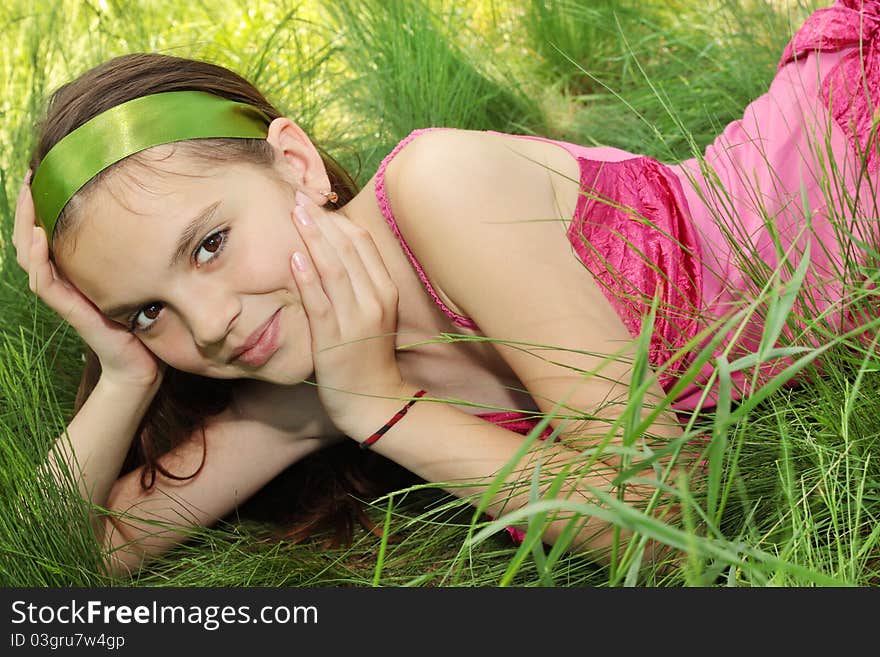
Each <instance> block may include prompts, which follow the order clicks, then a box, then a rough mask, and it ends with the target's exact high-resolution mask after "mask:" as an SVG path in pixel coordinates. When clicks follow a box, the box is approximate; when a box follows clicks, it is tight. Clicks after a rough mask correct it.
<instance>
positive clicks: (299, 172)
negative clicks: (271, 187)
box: [266, 116, 330, 205]
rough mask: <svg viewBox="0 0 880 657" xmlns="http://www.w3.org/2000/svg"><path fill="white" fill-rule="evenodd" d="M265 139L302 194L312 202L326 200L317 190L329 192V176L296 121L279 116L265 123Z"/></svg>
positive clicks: (321, 202)
mask: <svg viewBox="0 0 880 657" xmlns="http://www.w3.org/2000/svg"><path fill="white" fill-rule="evenodd" d="M266 141H267V142H269V144H271V146H272V148H274V149H275V156H276V161H277V162H278V163H280V164H279V166H280V167H281V168H282V173H283V175H284V177H285V179H287V180H289V181H290V182H291V184H292V185H293V186H294V189H295V190H300V191H302V192H303V193H305V194H306V195H307V196H308V197H309V198H310V199H311V200H312V201H313V202H314V203H315V205H322V204H324V203H326V202H327V199H326V198H325V197H324V195H323V194H321V192H326V191H330V179H329V177H328V176H327V169H326V168H325V167H324V161H323V160H322V159H321V155H320V154H319V153H318V149H317V148H315V145H314V144H313V143H312V141H311V140H310V139H309V138H308V135H306V133H305V132H304V131H303V129H302V128H300V127H299V126H298V125H297V124H296V123H294V122H293V121H291V120H290V119H288V118H286V117H283V116H282V117H279V118H277V119H275V120H274V121H272V123H270V124H269V134H268V135H266Z"/></svg>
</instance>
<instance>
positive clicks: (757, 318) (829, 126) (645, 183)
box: [376, 0, 880, 539]
mask: <svg viewBox="0 0 880 657" xmlns="http://www.w3.org/2000/svg"><path fill="white" fill-rule="evenodd" d="M863 68H864V71H865V75H864V76H863V75H862V70H863ZM870 98H874V99H877V102H878V103H880V0H865V1H864V2H862V1H861V0H841V1H839V2H837V3H835V4H834V5H833V6H832V7H829V8H826V9H822V10H819V11H816V12H814V13H813V14H812V15H811V16H810V17H809V18H808V19H807V21H806V22H805V23H804V25H803V26H802V27H801V28H800V29H799V30H798V31H797V33H796V34H795V36H794V37H793V39H792V40H791V42H790V43H789V44H788V46H787V47H786V48H785V50H784V52H783V54H782V58H781V60H780V62H779V67H778V70H777V73H776V76H775V78H774V79H773V81H772V82H771V84H770V88H769V90H768V91H767V93H765V94H763V95H762V96H760V97H759V98H757V99H756V100H755V101H753V102H752V103H751V104H749V105H748V107H747V108H746V109H745V111H744V113H743V118H742V119H740V120H737V121H733V122H732V123H730V124H729V125H728V126H727V127H726V128H725V129H724V131H723V132H722V133H721V134H720V135H719V136H718V138H717V139H715V141H714V142H713V143H712V144H711V145H709V146H708V147H707V148H706V149H705V153H704V155H703V157H702V158H701V159H702V161H701V159H700V158H692V159H689V160H686V161H684V162H680V163H678V164H664V163H661V162H659V161H657V160H655V159H652V158H649V157H645V156H642V155H637V154H633V153H629V152H626V151H623V150H620V149H617V148H612V147H585V146H578V145H576V144H570V143H567V142H561V141H553V140H549V139H544V138H540V137H531V136H518V137H519V138H522V139H537V140H540V141H547V142H551V143H554V144H556V145H558V146H560V147H561V148H564V149H566V150H567V151H568V152H570V153H571V155H572V157H574V158H575V159H576V160H577V161H578V164H579V166H580V184H581V189H582V194H581V197H580V199H579V201H578V204H577V208H576V211H575V214H574V216H573V217H572V220H571V222H570V225H569V229H568V238H569V241H570V242H571V244H572V246H573V248H574V250H575V251H576V253H577V255H578V257H579V258H580V260H581V261H582V262H583V264H584V265H585V267H586V269H587V270H588V271H589V272H590V273H591V274H592V276H593V277H594V279H595V280H596V281H597V282H598V283H599V284H600V287H601V288H602V289H603V292H604V293H605V295H606V297H607V298H608V300H609V301H610V303H611V304H612V305H613V307H614V308H615V310H616V311H617V313H618V315H619V316H620V318H621V320H622V321H623V323H624V324H625V325H626V327H627V329H628V330H629V331H630V333H631V334H632V335H633V336H637V335H638V334H639V333H640V332H641V326H642V318H643V316H645V315H646V314H647V313H648V311H649V310H650V307H651V301H652V299H653V298H654V296H655V294H656V295H658V296H659V306H658V314H657V318H656V321H655V326H654V331H653V334H652V339H651V343H650V349H649V360H650V363H651V364H652V366H654V367H655V368H657V367H660V366H662V365H666V366H667V368H666V369H665V370H664V371H663V372H661V373H660V374H659V382H660V384H661V386H662V387H663V389H664V390H666V391H667V392H668V391H669V390H670V389H671V387H672V386H673V385H674V384H675V383H676V381H677V380H678V377H679V376H680V375H681V373H682V372H684V371H685V370H686V369H687V368H688V366H689V365H690V363H691V362H692V361H693V359H694V357H695V355H696V351H698V350H699V348H700V347H701V346H702V345H704V344H706V343H708V342H709V340H710V338H711V337H712V336H711V335H708V336H707V337H706V338H705V339H703V340H701V341H699V342H698V344H697V346H696V347H695V348H694V349H691V350H689V351H687V352H686V353H684V355H683V356H680V357H678V358H673V356H674V354H675V352H676V351H677V350H679V349H680V348H681V347H682V346H683V345H685V344H686V343H687V342H688V341H689V340H691V339H692V338H693V337H694V336H696V335H697V334H699V333H700V332H701V331H703V330H704V329H706V328H707V327H709V326H712V325H713V324H715V325H716V326H717V322H718V320H720V319H723V318H725V317H729V316H730V315H731V314H732V313H735V312H736V311H737V310H739V309H741V308H743V307H744V304H745V305H748V303H749V302H750V301H753V300H754V299H755V297H756V294H757V292H758V288H759V287H760V286H758V287H756V283H755V276H754V273H753V272H754V271H755V269H754V268H755V267H756V266H757V265H760V266H765V267H766V268H767V273H765V274H764V275H763V281H766V280H767V277H768V276H769V272H771V271H772V270H774V269H776V268H777V266H778V265H779V257H778V255H777V245H776V243H775V242H776V240H778V242H779V246H780V247H781V250H782V252H783V253H785V252H789V250H790V253H789V256H788V260H789V262H790V264H791V268H790V269H789V270H785V269H783V282H784V281H786V280H788V278H789V277H790V273H789V272H793V271H794V269H795V268H796V267H797V265H798V264H799V263H800V257H801V255H802V254H803V253H804V248H805V247H806V244H807V242H809V243H810V263H809V268H808V270H807V274H806V277H805V279H804V284H803V287H802V290H801V293H800V294H799V295H798V299H797V301H796V303H795V306H794V308H793V311H792V312H793V313H795V314H797V313H799V314H800V315H801V316H806V317H812V316H816V315H817V314H818V313H825V316H826V322H827V326H828V327H829V328H830V330H833V331H844V330H847V329H849V328H852V327H853V326H854V325H855V320H854V318H853V317H852V316H851V314H850V313H849V312H841V311H840V309H839V308H838V306H839V304H840V301H841V299H842V297H843V293H844V286H845V282H846V278H845V277H844V276H842V274H841V272H843V271H844V261H853V260H855V261H858V260H859V254H858V253H857V252H853V251H852V247H849V248H848V249H847V248H845V244H842V242H841V240H840V239H839V238H838V237H837V234H836V233H835V227H834V225H833V224H832V222H831V221H830V220H829V215H831V214H834V215H835V216H841V214H842V215H843V216H847V217H851V218H852V224H851V225H850V226H849V230H850V231H851V232H855V233H856V234H857V235H859V236H860V237H861V239H864V240H867V241H868V243H869V244H875V243H876V241H873V240H874V238H873V235H874V232H873V231H872V230H870V229H871V226H872V225H873V223H875V222H876V219H874V217H876V214H877V213H876V211H875V210H874V208H875V207H876V202H877V201H876V198H875V195H874V192H873V190H874V189H877V187H876V185H877V182H878V181H877V175H876V174H877V168H878V166H880V158H878V156H877V149H876V147H872V146H871V141H870V140H871V138H872V133H871V129H872V126H873V125H874V123H875V122H876V121H877V120H878V118H880V107H878V109H877V110H875V108H874V105H873V104H872V103H871V102H870V100H869V99H870ZM430 129H431V128H429V130H430ZM422 132H425V130H416V131H414V132H413V133H411V134H410V135H409V136H407V137H406V138H405V139H404V140H403V141H401V142H400V144H398V145H397V147H396V148H395V149H394V150H393V151H392V152H391V153H390V154H389V155H388V156H387V157H386V158H385V159H384V160H383V162H382V164H381V166H380V168H379V171H378V173H377V178H376V196H377V201H378V204H379V207H380V208H381V210H382V213H383V215H384V216H385V218H386V220H387V221H388V224H389V226H390V227H391V229H392V230H393V232H394V233H395V235H396V236H397V237H398V239H399V240H400V243H401V247H402V248H403V250H404V251H405V252H406V254H407V255H408V257H409V258H410V260H411V262H412V264H413V267H414V268H415V270H416V271H417V273H418V275H419V277H420V278H421V280H422V282H423V283H424V285H425V287H426V289H427V291H428V293H429V294H430V295H431V296H432V297H433V299H434V300H435V301H436V303H437V304H438V306H439V307H440V308H441V310H443V312H445V313H446V314H447V315H448V316H449V317H450V318H451V319H452V321H453V322H454V323H455V324H457V325H459V326H463V327H469V328H475V329H478V328H479V327H477V326H476V324H475V323H474V322H473V321H472V320H470V319H469V318H467V317H462V316H460V315H458V314H456V313H454V312H453V311H452V310H451V309H450V308H448V307H447V306H445V305H444V304H443V302H442V300H441V299H440V298H439V297H438V295H437V294H436V292H435V291H434V289H433V288H432V287H431V284H430V281H429V279H428V277H427V275H426V274H425V272H424V270H423V269H422V268H421V266H420V265H419V263H418V261H417V260H416V258H415V256H414V255H413V253H412V251H411V250H410V249H409V247H408V245H407V243H406V240H405V239H404V236H403V235H401V234H400V231H399V230H398V228H397V223H396V221H395V219H394V215H393V212H392V208H391V205H390V203H389V201H388V198H387V196H386V192H385V179H384V174H385V169H386V167H387V166H388V163H389V162H390V161H391V159H393V158H394V156H395V155H396V154H397V153H398V152H399V151H400V149H402V148H403V147H404V146H406V144H408V143H409V142H410V141H411V140H412V139H414V138H416V137H417V136H418V135H419V134H421V133H422ZM860 153H867V156H862V157H860V155H859V154H860ZM832 162H833V163H834V167H836V169H837V170H838V171H839V172H840V175H839V180H838V187H835V188H834V189H832V190H831V191H830V192H829V191H828V190H825V189H823V178H824V179H825V180H827V174H825V173H823V172H827V171H829V170H830V169H831V163H832ZM829 205H832V206H833V207H834V208H837V210H836V211H835V212H834V213H832V212H830V209H831V208H829ZM808 219H809V220H810V222H811V224H812V225H811V228H809V229H807V226H808V221H807V220H808ZM771 227H772V228H773V230H771ZM774 233H775V236H774ZM847 269H848V270H851V269H852V264H851V263H850V264H848V265H847ZM757 278H758V280H762V279H761V276H760V275H759V276H758V277H757ZM855 282H857V281H855ZM798 325H799V326H802V324H801V323H800V322H798ZM763 329H764V322H763V320H762V314H761V313H759V312H756V313H753V314H752V318H751V319H750V320H749V321H748V322H747V323H745V324H743V325H742V326H739V325H737V327H736V328H735V331H738V333H739V334H738V335H734V333H735V331H731V332H730V333H729V334H728V335H727V336H725V339H723V340H722V341H721V343H720V344H719V345H718V346H717V347H716V348H715V349H714V351H713V359H712V360H711V361H709V362H708V363H706V364H705V365H704V367H703V369H702V370H701V371H700V373H699V375H698V377H697V379H696V380H695V381H694V382H692V383H691V384H689V385H688V386H687V387H686V388H684V389H683V390H682V391H680V392H679V393H678V394H677V395H676V397H675V399H674V400H673V401H672V407H673V408H674V409H677V410H680V411H688V410H692V409H699V408H711V407H712V406H714V405H715V404H716V403H717V389H716V388H717V378H716V379H712V378H711V377H712V374H713V370H714V368H715V366H714V363H715V360H714V357H715V356H718V355H721V354H722V352H724V351H725V350H726V349H728V347H729V348H730V351H729V353H728V354H727V356H726V357H727V360H728V361H729V362H732V361H734V360H735V359H736V358H738V357H739V356H742V355H745V354H748V353H753V352H754V351H756V350H757V347H758V344H759V342H760V337H761V334H762V331H763ZM711 332H712V333H715V331H714V330H712V331H711ZM784 334H785V335H786V336H788V337H791V332H790V331H789V330H788V329H785V331H784ZM819 342H820V340H819V338H818V337H817V336H811V335H804V336H799V340H798V342H797V344H800V345H811V344H812V345H815V344H819ZM791 362H792V360H791V358H787V359H778V360H776V361H773V363H770V364H765V365H763V366H762V367H761V369H760V371H759V373H758V374H759V376H758V384H759V385H760V384H761V383H762V382H766V381H767V380H768V378H769V377H771V376H772V375H774V374H776V373H778V372H779V371H781V370H782V369H784V367H786V366H787V365H789V364H790V363H791ZM819 366H820V367H821V365H820V364H819ZM753 374H754V372H753V371H752V370H744V371H740V372H735V373H734V374H733V375H732V383H733V390H732V395H733V397H734V399H739V398H741V396H742V395H744V394H746V393H747V392H748V391H749V386H750V384H751V377H752V375H753ZM792 383H794V381H792ZM480 417H482V418H484V419H486V420H488V421H491V422H495V423H497V424H499V425H501V426H504V427H505V428H507V429H510V430H512V431H517V432H519V433H522V434H526V433H528V432H529V431H530V430H531V429H532V428H533V427H534V426H535V425H536V423H537V419H536V418H535V417H533V416H531V415H529V414H527V413H519V412H510V413H486V414H482V415H480ZM549 433H550V429H549V427H548V428H547V429H546V430H545V431H544V432H543V433H542V437H547V436H548V435H549ZM509 531H510V533H511V535H512V536H513V537H514V539H517V538H518V536H520V534H519V533H518V532H517V530H515V529H513V528H510V529H509Z"/></svg>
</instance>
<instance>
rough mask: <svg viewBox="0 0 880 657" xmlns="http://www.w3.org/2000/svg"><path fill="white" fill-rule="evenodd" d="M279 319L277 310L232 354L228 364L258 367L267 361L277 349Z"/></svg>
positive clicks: (279, 312) (279, 315)
mask: <svg viewBox="0 0 880 657" xmlns="http://www.w3.org/2000/svg"><path fill="white" fill-rule="evenodd" d="M280 317H281V309H280V308H279V309H278V310H276V311H275V313H274V314H273V315H272V316H271V317H270V318H269V319H267V320H266V321H265V322H264V323H263V325H262V326H260V327H259V328H258V329H257V330H256V331H254V332H253V333H251V335H250V336H249V337H248V339H247V340H246V341H245V343H244V344H243V345H241V346H240V347H238V348H236V349H235V351H233V352H232V356H231V357H230V358H229V362H230V363H244V364H245V365H250V366H251V367H258V366H260V365H262V364H263V363H265V362H266V361H267V360H269V357H270V356H271V355H272V354H273V353H275V351H276V349H277V348H278V340H279V334H280V330H279V329H280Z"/></svg>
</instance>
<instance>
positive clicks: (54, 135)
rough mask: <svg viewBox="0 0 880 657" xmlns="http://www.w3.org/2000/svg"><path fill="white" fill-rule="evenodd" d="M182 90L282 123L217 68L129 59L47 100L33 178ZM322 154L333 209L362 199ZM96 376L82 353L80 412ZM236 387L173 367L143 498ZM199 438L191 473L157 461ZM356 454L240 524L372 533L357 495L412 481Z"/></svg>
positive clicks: (246, 145)
mask: <svg viewBox="0 0 880 657" xmlns="http://www.w3.org/2000/svg"><path fill="white" fill-rule="evenodd" d="M183 90H194V91H207V92H210V93H213V94H216V95H219V96H223V97H225V98H228V99H231V100H236V101H240V102H245V103H249V104H251V105H253V106H255V107H258V108H259V109H261V110H262V111H263V112H265V113H266V115H268V116H269V117H270V118H271V119H274V118H277V117H278V116H281V112H279V111H278V110H277V109H276V108H275V107H273V106H272V104H271V103H269V101H268V100H266V98H265V97H264V96H263V95H262V94H261V93H260V92H259V91H258V90H257V89H256V88H255V87H254V86H253V85H252V84H250V83H249V82H248V81H247V80H245V79H244V78H242V77H241V76H239V75H237V74H236V73H234V72H232V71H230V70H228V69H226V68H223V67H221V66H217V65H215V64H211V63H208V62H202V61H196V60H190V59H182V58H179V57H171V56H167V55H159V54H147V53H142V54H131V55H124V56H122V57H117V58H115V59H111V60H109V61H107V62H105V63H103V64H101V65H100V66H97V67H96V68H93V69H91V70H90V71H88V72H86V73H85V74H83V75H82V76H81V77H79V78H77V79H76V80H74V81H72V82H70V83H68V84H66V85H64V86H62V87H61V88H59V89H58V90H57V91H56V92H55V93H54V94H53V95H52V96H51V98H50V100H49V104H48V108H47V111H46V116H45V118H44V120H43V122H42V124H41V125H40V128H39V134H38V138H37V145H36V148H35V150H34V153H33V156H32V157H31V162H30V166H31V170H32V171H33V170H36V167H37V166H38V165H39V163H40V162H41V161H42V159H43V158H44V157H45V156H46V153H48V152H49V150H50V149H51V148H52V147H53V146H54V145H55V144H56V143H57V142H58V141H59V140H61V139H62V138H63V137H64V136H65V135H67V134H68V133H70V132H71V131H72V130H75V129H76V128H77V127H79V126H80V125H82V124H83V123H85V122H86V121H88V120H89V119H91V118H92V117H94V116H96V115H98V114H100V113H101V112H104V111H105V110H107V109H109V108H111V107H114V106H116V105H118V104H120V103H123V102H126V101H128V100H131V99H134V98H138V97H140V96H145V95H148V94H154V93H161V92H166V91H183ZM206 142H210V143H209V144H208V143H206ZM203 144H204V148H203V147H202V146H203ZM317 148H318V151H319V152H320V153H321V156H322V159H323V160H324V165H325V167H326V169H327V173H328V176H329V178H330V183H331V185H332V188H333V190H334V191H336V193H337V194H338V195H339V199H338V201H337V205H343V204H345V203H346V202H348V201H349V200H351V198H352V197H353V196H354V195H355V194H356V193H357V186H356V184H355V182H354V180H353V179H352V178H351V176H350V175H349V174H348V173H347V172H346V171H345V170H344V169H343V168H342V166H340V165H339V164H338V163H337V162H336V161H335V160H334V159H333V158H332V157H330V156H329V155H328V154H327V153H326V152H324V151H323V150H322V149H321V148H320V147H317ZM197 155H198V157H202V158H205V159H208V160H210V161H213V162H227V161H236V162H243V161H244V162H252V163H255V164H267V165H268V164H269V163H271V158H272V153H271V148H270V147H269V146H268V145H267V143H266V142H265V141H264V140H252V139H212V140H202V141H200V143H199V149H198V151H197ZM132 158H135V159H136V158H137V156H132ZM129 159H131V158H129ZM142 163H143V162H142ZM110 169H112V167H110ZM108 170H109V169H108ZM108 170H105V171H104V172H102V174H100V175H99V176H96V178H94V179H93V180H92V181H90V182H89V184H88V185H87V186H86V187H85V188H83V190H81V192H80V193H79V194H78V196H81V195H82V194H86V193H88V191H89V189H90V188H92V187H93V186H94V185H95V184H97V183H98V182H99V181H100V179H101V176H103V175H104V174H106V173H107V171H108ZM73 200H74V201H76V198H75V199H73ZM75 206H76V203H70V204H68V205H67V206H66V207H65V209H64V210H63V211H62V213H61V215H60V216H59V218H58V221H57V223H56V227H55V231H54V236H53V248H54V249H56V250H57V249H59V248H60V249H64V248H72V246H71V245H72V244H73V243H75V233H76V227H77V225H79V224H80V222H81V221H82V217H78V216H77V213H76V212H75ZM100 373H101V366H100V363H99V361H98V358H97V357H96V355H95V353H94V352H93V351H92V350H91V349H89V348H88V346H86V362H85V366H84V368H83V372H82V377H81V379H80V383H79V389H78V391H77V395H76V400H75V403H74V412H75V413H76V412H78V411H79V409H80V408H81V407H82V405H83V404H84V403H85V401H86V399H88V397H89V395H90V394H91V392H92V390H93V389H94V387H95V385H96V384H97V382H98V379H99V377H100ZM234 385H235V381H234V380H222V379H210V378H207V377H202V376H198V375H194V374H190V373H187V372H182V371H180V370H175V369H173V368H170V367H169V368H167V369H166V371H165V375H164V377H163V382H162V385H161V387H160V389H159V391H158V392H157V393H156V396H155V397H154V399H153V401H152V403H151V405H150V407H149V408H148V410H147V412H146V413H145V415H144V417H143V419H142V421H141V423H140V426H139V427H138V429H137V431H136V433H135V436H134V440H133V441H132V444H131V447H130V449H129V451H128V454H127V455H126V458H125V461H124V463H123V466H122V472H121V474H125V473H127V472H130V471H131V470H133V469H135V468H137V467H139V466H141V465H145V466H146V467H145V468H144V469H143V472H142V476H141V486H142V488H143V489H144V490H149V489H150V488H152V487H153V486H154V485H155V483H156V473H157V472H159V473H161V474H162V475H164V476H165V477H168V478H170V479H175V480H179V481H182V480H186V479H190V478H192V477H195V476H196V475H197V474H198V473H199V472H200V471H201V469H202V466H203V465H204V462H205V454H206V452H207V447H206V445H205V441H204V438H205V433H204V429H205V425H206V420H207V419H208V418H209V417H211V416H213V415H216V414H218V413H220V412H221V411H223V410H224V409H225V408H226V407H227V406H228V405H229V403H230V401H231V395H232V390H233V386H234ZM196 432H198V433H200V434H201V438H202V445H203V452H202V464H201V465H200V466H199V468H198V469H197V470H196V471H195V472H194V473H192V474H188V475H178V474H174V473H171V472H169V471H168V470H167V469H165V468H164V467H163V466H162V465H161V463H159V462H158V459H159V457H160V456H161V455H162V454H164V453H166V452H167V451H169V450H171V449H173V448H174V447H176V446H177V445H179V444H181V443H182V442H184V441H185V440H187V439H188V438H190V437H191V436H193V435H194V433H196ZM356 447H357V446H356V445H355V444H354V443H353V441H345V442H343V443H339V444H337V445H335V446H333V447H328V448H325V449H324V450H322V451H320V452H318V453H316V454H313V455H311V456H309V457H307V458H305V459H303V460H302V461H300V462H299V463H296V464H294V465H292V466H291V467H289V468H288V469H287V470H286V471H285V472H283V473H282V474H280V475H278V477H276V478H275V479H274V480H272V481H271V482H269V484H267V485H266V486H265V487H264V488H263V489H262V490H261V491H259V492H258V493H256V494H255V495H254V496H253V497H252V498H251V499H250V500H248V501H247V502H246V503H245V504H243V505H242V506H240V507H239V509H238V510H237V516H238V517H252V518H255V519H258V520H265V521H270V522H273V523H274V524H275V525H276V531H275V532H274V536H275V538H284V539H286V540H291V541H301V540H304V539H306V538H308V537H309V536H311V535H313V534H315V533H316V532H321V533H329V534H330V537H329V539H328V543H329V544H330V545H341V544H344V543H347V542H349V541H350V540H351V538H352V533H353V530H354V524H355V520H357V521H360V522H361V524H363V525H364V526H366V527H367V528H368V529H371V530H373V527H372V524H371V523H370V521H369V519H368V518H367V517H366V515H365V513H364V510H363V508H362V506H361V505H360V503H359V502H358V501H357V500H356V499H355V497H354V496H359V497H362V498H370V497H375V496H377V495H379V494H382V493H384V492H387V491H389V490H393V489H394V488H396V487H399V486H401V485H405V484H406V483H409V482H412V481H414V480H415V478H414V476H413V475H411V474H410V473H408V472H407V471H406V470H404V469H403V468H401V467H399V466H397V465H396V464H394V463H392V462H391V461H389V460H387V459H384V458H383V457H381V456H378V455H376V454H374V453H369V452H364V451H363V450H360V449H357V448H356Z"/></svg>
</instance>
